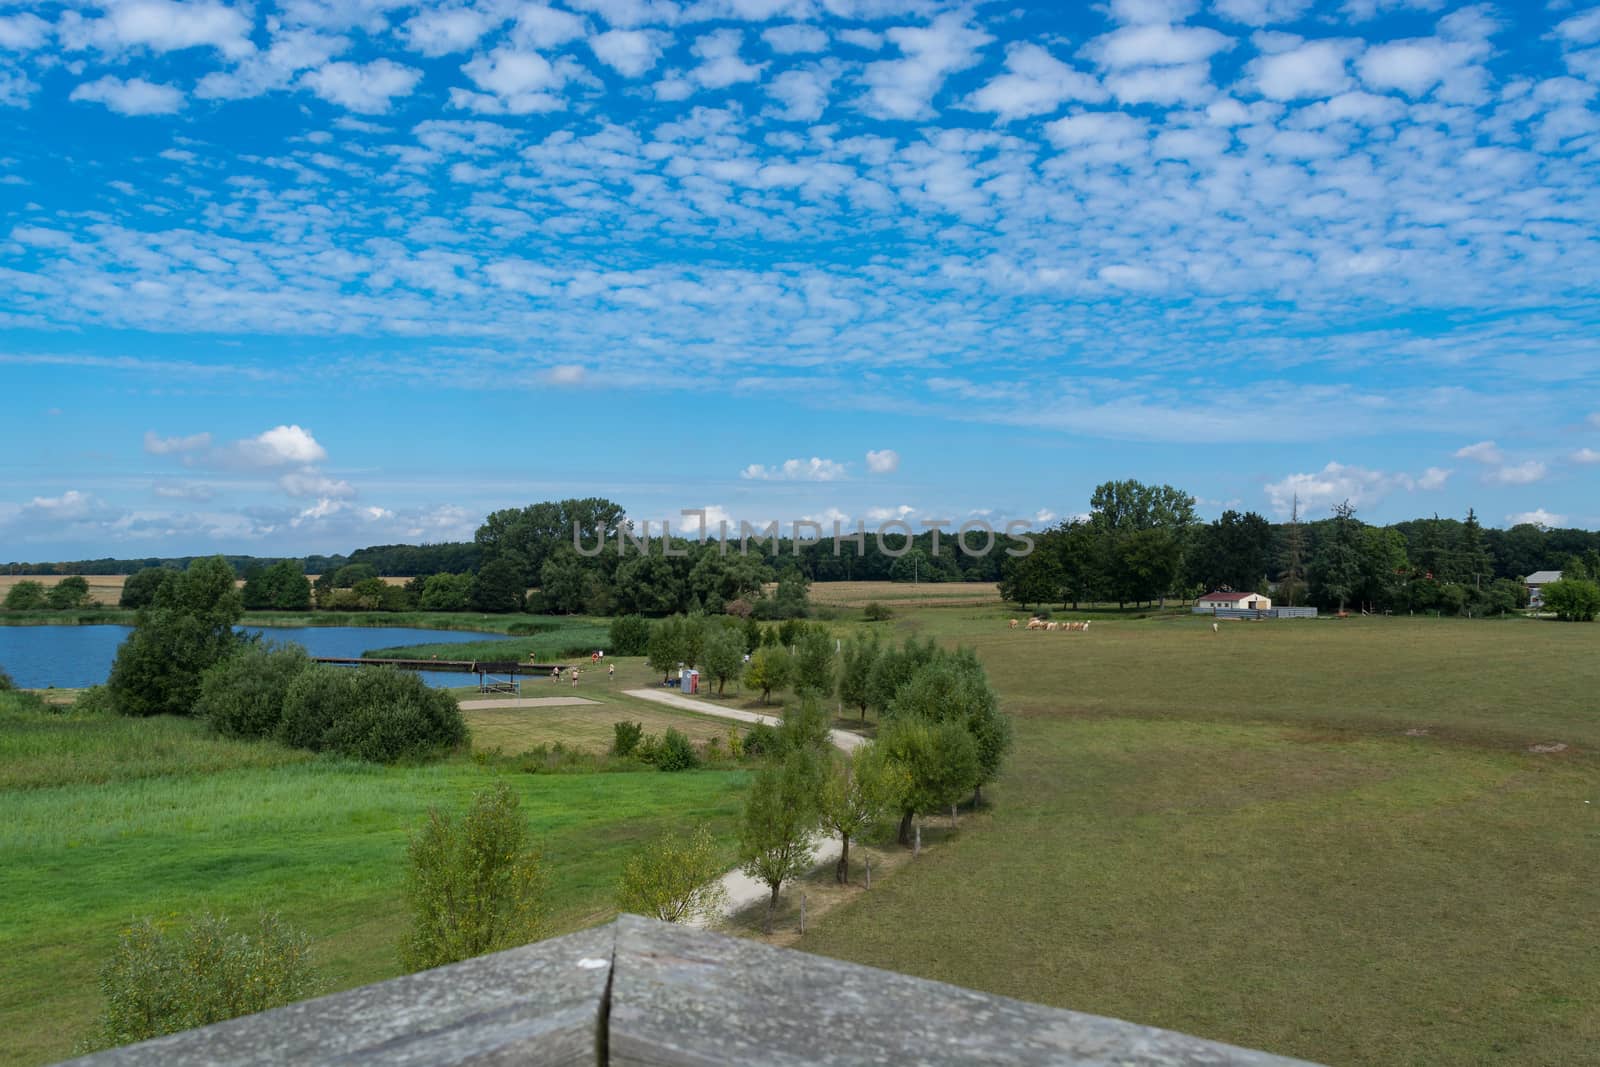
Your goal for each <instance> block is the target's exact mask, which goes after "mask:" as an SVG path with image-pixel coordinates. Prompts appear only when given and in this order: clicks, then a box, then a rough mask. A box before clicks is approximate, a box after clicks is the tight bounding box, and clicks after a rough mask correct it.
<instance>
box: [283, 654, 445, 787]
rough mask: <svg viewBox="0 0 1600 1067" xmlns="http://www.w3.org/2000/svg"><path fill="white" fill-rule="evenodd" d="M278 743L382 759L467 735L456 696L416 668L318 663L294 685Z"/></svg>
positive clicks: (422, 751) (427, 750)
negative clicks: (436, 686)
mask: <svg viewBox="0 0 1600 1067" xmlns="http://www.w3.org/2000/svg"><path fill="white" fill-rule="evenodd" d="M277 733H278V740H280V741H282V742H283V743H284V744H286V745H290V746H292V747H295V748H306V749H310V750H311V751H313V752H335V753H338V754H339V755H342V756H349V757H352V758H354V759H360V760H369V761H371V762H374V763H394V762H395V761H397V760H401V759H408V758H416V757H420V756H426V755H429V754H432V753H434V752H437V751H438V750H440V749H445V748H452V747H455V746H456V745H459V744H461V743H462V742H463V741H465V740H466V738H467V724H466V721H465V720H464V719H462V717H461V706H460V705H459V704H458V703H456V698H455V697H454V696H452V695H451V694H449V693H447V692H445V691H444V690H442V689H432V688H429V686H428V685H427V683H425V682H424V681H423V680H422V679H421V678H419V677H418V676H417V675H415V674H413V673H411V672H409V671H399V670H392V669H390V668H387V667H377V668H373V667H363V668H361V669H359V670H348V669H341V668H338V667H328V666H312V667H310V668H308V669H306V670H304V671H302V672H300V674H299V675H297V676H296V677H295V679H294V680H293V681H292V682H291V683H290V684H289V689H288V692H287V693H286V694H285V696H284V701H283V717H282V719H281V720H280V722H279V725H278V732H277Z"/></svg>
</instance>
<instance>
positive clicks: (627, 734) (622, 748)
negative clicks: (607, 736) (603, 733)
mask: <svg viewBox="0 0 1600 1067" xmlns="http://www.w3.org/2000/svg"><path fill="white" fill-rule="evenodd" d="M611 731H612V734H613V735H614V736H613V738H612V741H611V754H612V755H613V756H622V757H624V758H626V757H628V756H631V755H633V753H634V750H635V749H637V748H638V747H639V742H640V741H642V740H643V739H644V724H643V723H637V722H628V721H627V720H626V719H624V720H622V721H621V722H615V723H612V724H611Z"/></svg>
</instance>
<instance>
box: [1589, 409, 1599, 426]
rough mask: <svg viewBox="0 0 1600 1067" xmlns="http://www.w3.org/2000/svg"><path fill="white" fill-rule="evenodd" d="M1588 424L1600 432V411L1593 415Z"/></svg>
mask: <svg viewBox="0 0 1600 1067" xmlns="http://www.w3.org/2000/svg"><path fill="white" fill-rule="evenodd" d="M1588 422H1589V425H1590V426H1593V427H1594V428H1595V429H1597V430H1600V411H1597V412H1595V413H1594V414H1593V415H1590V416H1589V419H1588Z"/></svg>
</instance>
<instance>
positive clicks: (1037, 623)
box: [1011, 616, 1094, 630]
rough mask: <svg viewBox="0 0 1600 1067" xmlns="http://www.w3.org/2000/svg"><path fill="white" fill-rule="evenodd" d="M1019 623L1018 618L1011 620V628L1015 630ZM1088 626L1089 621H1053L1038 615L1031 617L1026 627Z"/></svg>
mask: <svg viewBox="0 0 1600 1067" xmlns="http://www.w3.org/2000/svg"><path fill="white" fill-rule="evenodd" d="M1093 621H1094V620H1093V619H1091V620H1089V622H1093ZM1018 625H1019V624H1018V622H1017V620H1016V619H1012V620H1011V628H1012V629H1013V630H1015V629H1016V628H1017V626H1018ZM1088 628H1089V623H1088V622H1052V621H1047V620H1045V619H1041V618H1038V617H1037V616H1036V617H1034V618H1031V619H1029V620H1028V625H1027V626H1026V629H1029V630H1087V629H1088Z"/></svg>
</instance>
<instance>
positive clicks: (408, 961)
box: [400, 783, 545, 971]
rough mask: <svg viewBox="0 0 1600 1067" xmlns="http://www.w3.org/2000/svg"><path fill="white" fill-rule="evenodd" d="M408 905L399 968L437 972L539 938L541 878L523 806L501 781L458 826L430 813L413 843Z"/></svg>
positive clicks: (438, 813)
mask: <svg viewBox="0 0 1600 1067" xmlns="http://www.w3.org/2000/svg"><path fill="white" fill-rule="evenodd" d="M409 858H410V867H409V870H408V871H407V875H406V902H407V904H408V905H409V906H410V909H411V930H410V932H409V933H407V935H406V937H405V939H404V941H402V942H401V945H400V962H401V963H402V964H403V965H404V966H405V967H406V968H407V969H408V970H412V971H420V970H425V969H426V968H429V967H440V966H443V965H444V964H446V963H455V962H456V961H458V960H465V959H471V958H472V957H474V956H481V955H483V954H484V953H486V952H496V951H499V950H500V949H506V948H514V947H515V946H517V945H525V944H527V943H528V942H530V941H534V940H537V939H538V938H539V937H540V934H541V930H542V929H543V926H544V914H545V900H544V895H545V873H544V864H543V861H542V859H541V858H540V856H539V853H538V852H537V851H536V850H535V849H534V848H533V847H532V845H531V844H530V842H529V835H528V824H527V821H526V820H525V819H524V818H523V817H522V810H521V803H520V801H519V800H518V797H517V794H515V793H513V792H512V791H511V789H510V787H509V786H507V785H505V784H504V783H501V784H499V785H496V786H495V787H494V788H492V789H488V790H485V791H483V792H481V793H478V794H476V795H475V796H473V798H472V806H471V807H470V808H469V809H468V810H467V813H466V815H465V816H464V817H462V818H461V819H460V820H459V821H457V820H455V819H452V818H451V817H450V816H449V815H447V814H445V813H444V812H441V811H439V810H437V809H434V810H432V811H430V812H429V813H428V822H427V825H425V826H424V827H423V828H422V831H421V833H419V834H418V835H417V836H416V837H414V838H412V840H411V847H410V852H409Z"/></svg>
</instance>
